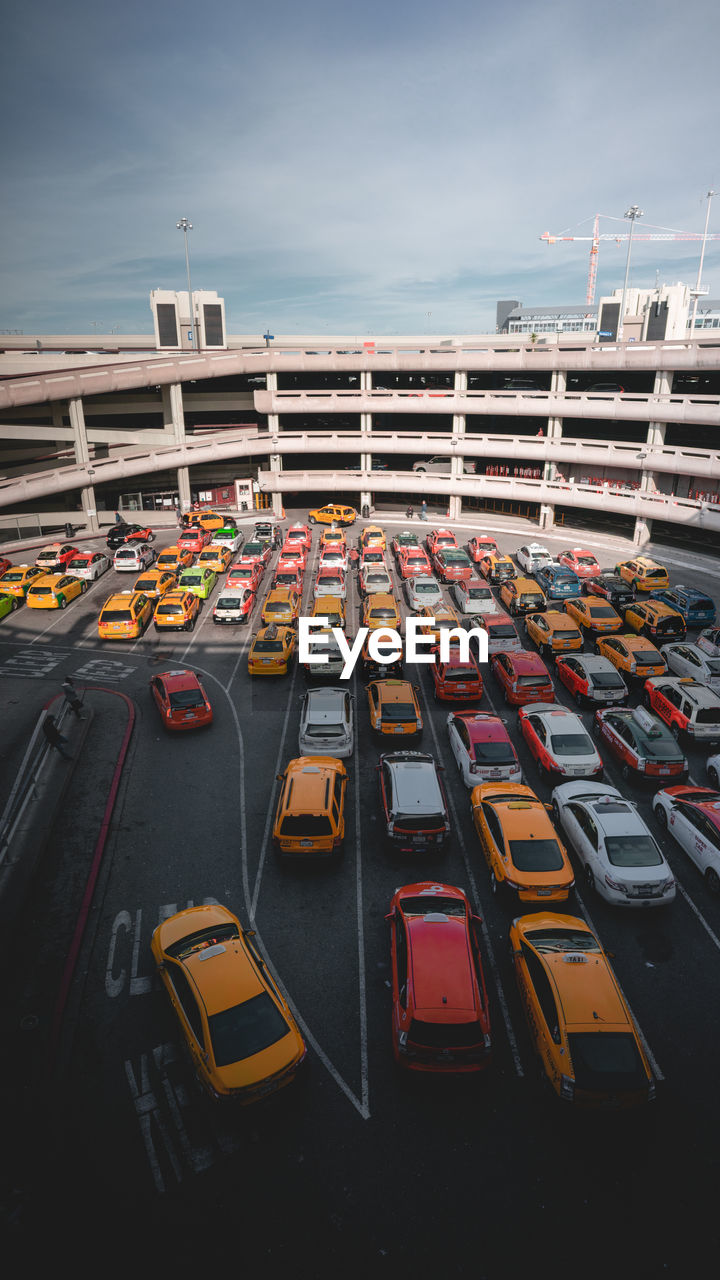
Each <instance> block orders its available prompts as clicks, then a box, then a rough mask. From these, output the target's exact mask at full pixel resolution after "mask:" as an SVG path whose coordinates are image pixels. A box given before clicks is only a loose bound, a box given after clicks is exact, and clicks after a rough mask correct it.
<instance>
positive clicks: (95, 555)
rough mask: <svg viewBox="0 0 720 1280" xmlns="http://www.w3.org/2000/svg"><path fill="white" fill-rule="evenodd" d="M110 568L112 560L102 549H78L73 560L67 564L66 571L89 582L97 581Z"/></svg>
mask: <svg viewBox="0 0 720 1280" xmlns="http://www.w3.org/2000/svg"><path fill="white" fill-rule="evenodd" d="M109 568H110V561H109V559H108V557H107V556H106V555H103V553H102V551H78V553H77V555H76V556H73V558H72V560H68V562H67V564H66V565H65V572H66V573H71V574H72V575H73V577H74V578H85V580H86V581H87V582H95V581H96V579H97V578H99V577H100V576H101V575H102V574H103V573H107V571H108V569H109Z"/></svg>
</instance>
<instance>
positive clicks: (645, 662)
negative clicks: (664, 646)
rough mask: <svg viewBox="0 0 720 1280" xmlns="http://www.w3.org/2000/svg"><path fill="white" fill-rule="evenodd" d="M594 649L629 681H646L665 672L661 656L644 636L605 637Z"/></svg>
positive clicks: (597, 641)
mask: <svg viewBox="0 0 720 1280" xmlns="http://www.w3.org/2000/svg"><path fill="white" fill-rule="evenodd" d="M595 649H596V651H597V652H598V653H599V654H600V655H601V657H603V658H607V659H608V662H612V664H613V666H614V667H616V668H617V670H618V671H622V673H623V675H624V676H627V677H628V678H630V679H634V680H647V679H648V678H649V677H650V676H664V675H665V672H666V671H667V663H666V662H665V659H664V658H663V656H662V654H661V653H659V652H658V650H657V649H656V648H655V645H654V644H653V643H652V640H648V639H647V638H646V637H645V636H636V635H635V634H634V633H630V634H628V635H622V636H606V637H605V638H600V639H599V640H596V641H595Z"/></svg>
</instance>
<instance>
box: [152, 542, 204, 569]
mask: <svg viewBox="0 0 720 1280" xmlns="http://www.w3.org/2000/svg"><path fill="white" fill-rule="evenodd" d="M194 558H195V557H194V556H193V553H192V551H186V549H185V548H184V547H178V546H176V545H175V543H173V545H172V546H171V547H165V549H164V551H161V552H160V554H159V556H158V558H157V560H156V561H155V568H156V569H167V571H168V573H174V574H178V573H179V572H180V570H181V569H189V568H190V565H191V564H192V562H193V560H194Z"/></svg>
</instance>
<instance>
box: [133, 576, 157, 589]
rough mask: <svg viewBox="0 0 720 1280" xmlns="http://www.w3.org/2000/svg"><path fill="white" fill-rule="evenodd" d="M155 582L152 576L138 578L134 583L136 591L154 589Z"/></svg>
mask: <svg viewBox="0 0 720 1280" xmlns="http://www.w3.org/2000/svg"><path fill="white" fill-rule="evenodd" d="M156 587H157V582H156V581H155V579H154V578H138V580H137V582H136V583H135V590H136V591H155V589H156Z"/></svg>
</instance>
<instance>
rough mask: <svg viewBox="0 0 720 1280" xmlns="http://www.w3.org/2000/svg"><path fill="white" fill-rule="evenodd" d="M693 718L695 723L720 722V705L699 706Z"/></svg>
mask: <svg viewBox="0 0 720 1280" xmlns="http://www.w3.org/2000/svg"><path fill="white" fill-rule="evenodd" d="M695 720H696V723H697V724H720V707H699V708H698V713H697V715H696V717H695Z"/></svg>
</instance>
